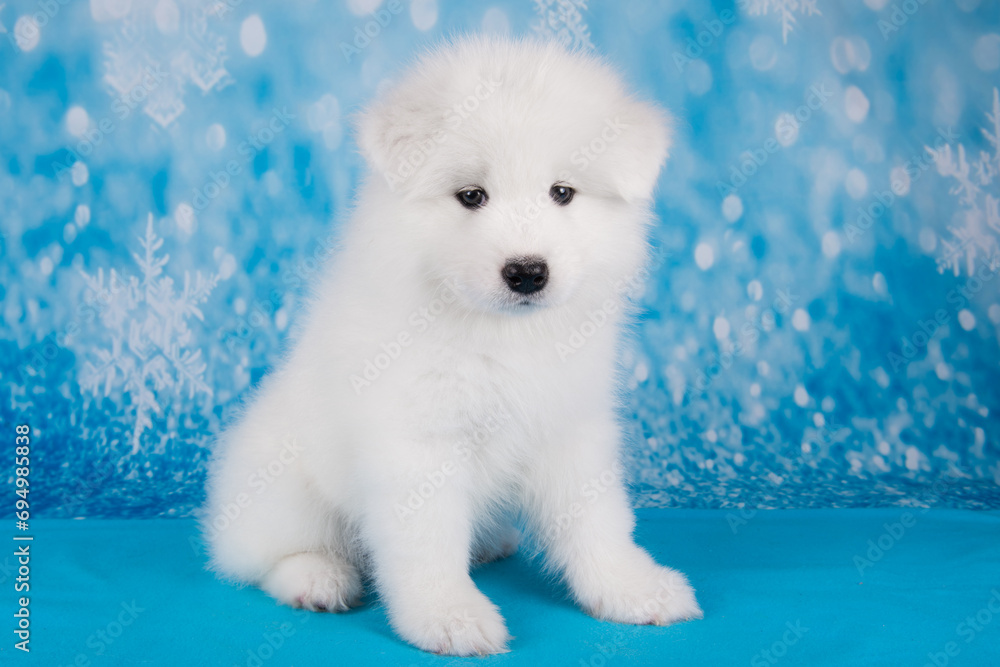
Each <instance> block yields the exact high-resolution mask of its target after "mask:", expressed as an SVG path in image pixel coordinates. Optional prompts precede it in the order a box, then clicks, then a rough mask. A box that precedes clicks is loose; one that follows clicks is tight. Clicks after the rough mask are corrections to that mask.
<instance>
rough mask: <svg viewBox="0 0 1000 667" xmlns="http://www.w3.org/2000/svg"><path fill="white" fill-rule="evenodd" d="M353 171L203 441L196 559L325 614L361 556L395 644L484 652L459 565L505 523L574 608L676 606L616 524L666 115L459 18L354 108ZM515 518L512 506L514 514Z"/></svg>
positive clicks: (679, 614)
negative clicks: (235, 393) (305, 292)
mask: <svg viewBox="0 0 1000 667" xmlns="http://www.w3.org/2000/svg"><path fill="white" fill-rule="evenodd" d="M358 143H359V144H360V146H361V150H362V151H363V153H364V156H365V158H366V159H367V161H368V164H369V166H370V167H371V171H372V174H371V176H370V177H369V178H368V179H367V182H366V183H365V184H364V186H363V188H362V190H361V193H360V195H359V198H358V203H357V208H356V210H355V211H354V214H353V216H352V218H351V220H350V222H349V224H348V225H347V227H346V229H345V230H344V233H343V239H342V247H341V249H340V252H339V254H338V256H337V257H336V259H335V261H334V262H333V263H332V266H331V267H330V271H329V273H328V275H327V276H326V278H325V280H324V281H323V282H322V284H321V285H319V287H318V291H317V293H316V295H315V300H314V303H313V304H312V307H311V310H310V313H309V316H308V319H307V320H306V321H305V324H304V327H303V328H302V330H301V332H300V334H299V335H298V337H297V340H296V341H295V343H294V347H293V349H292V351H291V354H290V355H289V356H288V358H287V360H286V361H285V363H284V364H283V365H282V367H281V368H279V369H278V370H276V371H275V372H274V373H273V374H272V375H271V376H270V377H268V378H267V379H266V380H265V381H264V382H263V383H262V385H261V386H260V388H259V389H258V390H257V392H256V395H255V396H254V397H253V399H252V400H251V401H250V402H249V404H248V406H247V408H246V410H245V413H244V414H243V416H242V418H241V419H240V420H239V421H238V422H237V423H235V424H234V425H233V426H232V427H231V428H230V429H229V430H228V431H227V432H226V433H225V434H224V435H223V436H222V438H221V442H220V446H219V451H218V452H217V456H216V459H215V461H214V463H213V466H212V470H211V473H210V480H209V486H208V490H209V501H208V504H207V507H206V509H205V515H204V517H203V527H204V530H205V533H206V537H207V541H208V543H209V546H210V549H211V554H212V559H213V565H214V568H215V569H216V570H217V571H218V572H219V573H220V574H222V575H223V576H225V577H228V578H230V579H233V580H237V581H241V582H248V583H253V584H257V585H259V586H260V587H261V588H263V589H264V590H265V591H267V592H268V593H269V594H271V595H272V596H274V597H275V598H277V599H278V600H279V601H281V602H283V603H285V604H289V605H293V606H302V607H306V608H308V609H314V610H328V611H338V610H343V609H346V608H348V607H349V606H351V605H352V604H355V603H357V601H358V600H359V597H360V596H361V594H362V576H363V575H365V576H370V577H371V578H372V579H373V581H374V584H375V586H376V588H377V590H378V592H379V594H380V595H381V598H382V600H383V601H384V602H385V604H386V607H387V609H388V615H389V620H390V622H391V623H392V626H393V627H394V628H395V629H396V631H397V632H398V633H399V634H400V635H401V636H402V637H403V638H404V639H406V640H407V641H408V642H410V643H412V644H414V645H415V646H418V647H420V648H422V649H425V650H428V651H433V652H437V653H448V654H454V655H470V654H486V653H496V652H501V651H504V650H506V644H507V642H508V639H509V635H508V633H507V628H506V626H505V624H504V620H503V618H502V617H501V616H500V613H499V611H498V610H497V608H496V606H494V605H493V604H492V603H491V602H490V600H489V599H487V598H486V596H485V595H483V594H482V593H481V592H480V591H479V589H477V588H476V585H475V583H473V581H472V579H471V577H470V576H469V569H470V565H471V564H473V563H475V562H481V561H484V560H489V559H493V558H498V557H502V556H505V555H509V554H510V553H512V552H513V551H514V550H515V549H516V548H517V542H518V536H519V534H518V530H517V529H516V528H515V525H517V526H520V527H522V528H524V529H525V530H526V533H527V534H528V535H530V536H531V538H532V540H533V543H534V544H536V545H537V547H538V548H539V549H540V550H541V551H542V552H543V553H544V554H545V558H546V563H547V564H548V565H549V566H550V567H551V568H552V569H553V570H554V571H556V572H558V573H559V574H560V575H561V576H563V577H564V579H565V581H566V583H567V585H568V587H569V590H570V591H571V592H572V595H573V597H574V598H575V600H576V601H577V602H578V603H579V604H580V606H581V607H583V608H584V609H585V610H586V611H587V612H589V613H590V614H593V615H594V616H596V617H598V618H602V619H608V620H611V621H617V622H621V623H637V624H650V623H654V624H666V623H671V622H674V621H679V620H684V619H691V618H697V617H700V616H701V610H700V609H699V608H698V604H697V602H696V601H695V597H694V591H693V590H692V589H691V587H690V586H689V585H688V583H687V582H686V580H685V579H684V577H683V575H681V574H679V573H677V572H675V571H673V570H670V569H668V568H665V567H662V566H660V565H657V564H656V563H655V562H654V561H653V559H652V558H651V557H650V556H649V554H648V553H647V552H646V551H644V550H643V549H641V548H640V547H638V546H636V545H635V543H634V542H633V540H632V530H633V527H634V518H633V515H632V511H631V509H630V506H629V502H628V499H627V496H626V491H625V489H624V486H623V482H622V480H621V475H620V473H621V471H622V469H621V465H620V463H619V457H620V440H621V433H620V431H621V429H620V426H619V424H618V417H617V415H616V410H617V407H618V400H617V392H618V391H619V383H618V378H617V375H618V369H617V355H618V351H619V348H620V344H621V336H622V333H623V331H622V325H623V321H624V320H625V319H627V315H628V310H629V309H628V295H627V292H628V291H629V289H628V288H629V286H630V285H632V284H634V283H635V280H636V277H637V276H639V275H641V272H642V271H643V267H644V265H645V262H646V261H647V257H648V245H647V240H646V234H647V229H648V227H649V225H650V223H651V220H652V217H651V213H650V200H651V196H652V192H653V188H654V185H655V183H656V180H657V177H658V174H659V171H660V168H661V166H662V164H663V162H664V160H665V158H666V155H667V149H668V147H669V144H670V134H669V128H668V125H667V122H666V116H665V114H664V113H662V112H661V111H659V110H658V109H657V108H655V107H653V106H651V105H649V104H646V103H643V102H640V101H637V100H636V99H634V98H633V97H631V96H630V95H629V94H628V93H627V91H626V90H625V89H624V88H623V86H622V83H621V82H620V80H619V78H618V77H617V76H616V74H615V73H614V72H613V71H612V70H611V69H610V68H609V67H607V66H606V65H605V64H603V63H602V62H600V61H599V60H597V59H595V58H594V57H592V56H589V55H585V54H580V53H571V52H567V51H565V50H563V49H561V48H560V47H558V46H555V45H552V44H543V43H538V42H533V41H516V40H502V39H486V38H472V39H462V40H458V41H457V42H456V43H454V44H452V45H450V46H447V47H445V48H442V49H440V50H438V51H435V52H433V53H431V54H429V55H427V56H425V57H424V58H422V59H421V60H420V61H419V62H418V63H417V64H416V66H415V67H414V68H413V69H412V71H410V72H409V74H408V75H407V76H405V77H404V78H403V80H402V81H401V82H400V83H398V84H396V85H393V86H390V87H389V88H388V89H387V90H386V91H385V93H384V94H383V95H382V96H381V97H380V99H379V100H378V101H377V102H376V103H374V104H373V105H372V106H371V107H370V108H369V109H368V110H367V111H366V112H365V113H364V114H363V115H362V116H361V118H360V124H359V131H358ZM514 522H516V524H515V523H514Z"/></svg>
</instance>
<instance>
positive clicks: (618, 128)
mask: <svg viewBox="0 0 1000 667" xmlns="http://www.w3.org/2000/svg"><path fill="white" fill-rule="evenodd" d="M359 143H360V144H361V147H362V150H363V151H364V153H365V155H366V157H367V158H368V161H369V163H370V166H371V167H372V169H373V171H374V172H375V174H374V178H376V179H384V182H385V184H386V186H387V187H388V189H389V192H390V194H389V196H390V197H392V198H394V199H396V200H397V201H398V202H399V207H398V210H399V211H400V217H401V218H402V219H401V220H397V221H394V223H393V224H396V225H402V226H403V227H404V228H402V229H398V233H399V234H400V235H401V236H402V237H406V238H408V240H409V241H410V244H411V245H410V247H412V249H413V251H414V252H419V253H422V259H423V265H424V266H423V268H424V271H425V272H426V274H427V275H428V276H430V277H431V278H432V279H433V280H438V281H439V280H448V281H450V283H451V284H452V285H454V286H456V287H457V292H458V295H459V298H460V300H461V301H462V303H463V304H464V305H465V306H466V307H467V308H470V309H473V310H477V311H488V312H504V313H519V312H521V313H526V312H532V311H534V310H536V309H538V308H541V307H547V306H557V305H561V304H564V303H567V302H569V301H570V300H572V299H574V298H575V297H577V296H581V295H583V296H586V295H591V296H593V295H606V294H607V293H608V291H609V290H610V289H612V288H613V286H614V285H615V284H616V283H620V282H621V281H623V280H628V279H630V278H631V277H632V276H633V275H634V274H635V273H636V272H637V271H638V270H639V268H640V267H641V264H642V262H643V260H644V257H645V249H646V224H647V223H648V221H649V212H648V208H649V200H650V197H651V195H652V190H653V187H654V185H655V181H656V178H657V176H658V174H659V170H660V167H661V165H662V163H663V161H664V159H665V158H666V152H667V148H668V143H669V141H668V131H667V127H666V123H665V118H664V116H663V114H662V113H661V112H659V111H658V110H657V109H655V108H653V107H651V106H648V105H646V104H643V103H640V102H636V101H634V100H633V99H631V98H629V97H628V96H627V95H626V94H625V92H624V91H623V89H622V87H621V84H620V83H619V81H618V79H617V78H616V77H615V75H614V74H613V73H612V72H611V71H609V70H608V69H607V68H606V67H604V66H602V65H600V64H599V63H597V62H596V61H594V60H592V59H590V58H587V57H585V56H580V55H571V54H568V53H566V52H564V51H562V50H560V49H559V48H557V47H554V46H550V45H539V44H536V43H531V42H525V43H519V44H518V43H489V42H485V41H469V42H465V43H462V44H461V45H460V48H459V49H458V50H457V51H447V52H445V54H438V55H432V56H430V57H428V58H427V59H425V60H424V61H423V62H421V63H420V64H419V65H418V66H417V67H416V69H415V70H414V71H413V72H412V73H411V74H410V76H409V77H407V78H406V79H405V80H404V82H403V83H402V84H401V85H400V86H398V87H396V88H394V89H392V90H391V92H390V93H389V94H388V95H387V96H386V97H385V98H384V99H383V100H382V101H380V102H379V103H377V104H376V105H375V106H374V107H373V108H372V109H371V110H369V111H368V112H367V114H366V115H365V116H364V117H363V119H362V123H361V127H360V134H359ZM602 298H603V297H602Z"/></svg>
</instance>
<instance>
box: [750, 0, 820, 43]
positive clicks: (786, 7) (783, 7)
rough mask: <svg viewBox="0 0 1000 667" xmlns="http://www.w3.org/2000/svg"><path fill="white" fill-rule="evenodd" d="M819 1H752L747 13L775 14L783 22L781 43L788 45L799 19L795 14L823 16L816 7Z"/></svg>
mask: <svg viewBox="0 0 1000 667" xmlns="http://www.w3.org/2000/svg"><path fill="white" fill-rule="evenodd" d="M817 2H818V0H750V3H749V5H748V6H747V13H748V14H749V15H750V16H766V15H767V14H768V13H773V14H775V15H776V16H777V17H778V18H779V19H780V20H781V41H782V43H784V44H787V43H788V35H789V34H790V33H791V32H792V31H793V30H794V28H795V24H796V23H798V19H796V18H795V13H796V12H798V13H800V14H802V15H803V16H822V13H821V12H820V11H819V8H818V7H816V3H817Z"/></svg>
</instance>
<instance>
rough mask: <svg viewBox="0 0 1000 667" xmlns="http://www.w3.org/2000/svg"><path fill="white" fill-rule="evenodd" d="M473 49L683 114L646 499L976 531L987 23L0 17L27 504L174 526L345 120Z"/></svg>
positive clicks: (654, 291) (409, 7)
mask: <svg viewBox="0 0 1000 667" xmlns="http://www.w3.org/2000/svg"><path fill="white" fill-rule="evenodd" d="M478 30H483V31H498V32H499V31H509V32H512V33H539V34H543V35H546V36H549V37H551V38H554V39H559V40H562V41H564V42H566V43H568V44H572V45H574V46H577V47H579V48H584V49H591V48H593V49H596V50H598V51H599V52H602V53H604V54H606V55H607V56H608V57H609V59H610V60H611V61H612V62H613V63H615V64H616V65H618V66H619V68H620V69H622V70H623V71H624V72H625V73H626V75H627V77H628V78H629V79H630V81H631V82H632V84H633V85H634V86H635V87H636V88H637V89H638V90H639V91H641V93H642V94H643V95H645V96H647V97H649V98H652V99H655V100H657V101H659V102H660V103H661V104H663V105H664V106H666V107H667V108H669V109H671V110H672V111H673V112H674V113H675V114H676V115H677V117H678V118H679V119H680V122H679V126H678V139H677V144H676V146H675V149H674V151H673V156H672V159H671V161H670V163H669V165H668V167H667V169H666V171H665V173H664V175H663V177H662V179H661V182H660V188H659V194H658V198H657V202H656V208H657V211H658V213H659V215H660V217H661V220H662V223H661V224H660V225H659V226H658V227H657V229H656V238H655V243H656V245H657V248H658V257H660V258H661V260H662V261H659V262H657V263H656V264H655V267H656V270H655V272H654V277H653V279H652V280H651V281H650V284H649V285H648V288H647V289H646V291H645V293H644V295H643V296H642V303H643V305H644V306H645V311H644V314H643V318H642V325H641V327H640V330H639V336H638V339H637V341H636V342H635V344H634V345H632V346H631V347H630V349H629V350H628V351H627V353H626V357H625V364H626V368H627V370H628V371H629V373H630V380H629V383H630V385H631V386H630V388H631V390H632V394H631V399H630V402H629V404H628V405H627V410H626V417H627V418H628V425H629V427H628V431H629V435H630V448H629V462H630V469H631V473H632V478H633V480H634V483H635V491H636V496H637V498H636V501H637V503H638V504H641V505H658V506H689V507H727V508H733V511H734V512H736V511H737V510H736V508H744V509H743V512H744V514H745V513H746V512H748V511H749V508H753V507H793V506H794V507H814V506H872V505H922V506H923V505H947V506H956V507H969V508H982V507H992V508H998V507H1000V365H998V364H1000V347H998V343H1000V280H997V279H996V277H997V273H998V272H1000V213H998V198H1000V99H998V95H997V86H1000V34H998V33H1000V6H998V3H994V2H990V1H989V0H938V1H935V2H925V1H923V0H905V1H899V0H863V1H862V0H842V1H835V0H811V1H810V0H740V1H739V2H737V3H735V4H734V3H731V2H721V1H720V2H709V1H707V0H689V1H686V2H685V1H682V0H677V1H676V2H655V1H652V0H625V1H623V2H611V1H610V0H609V1H607V2H592V3H584V2H582V1H581V0H535V2H529V1H528V0H508V1H503V0H497V1H495V2H493V1H491V2H485V3H479V2H459V1H458V0H412V2H410V1H404V0H391V1H389V2H380V1H379V0H347V1H346V2H344V1H343V0H338V1H335V2H318V1H309V0H294V1H292V2H283V3H276V2H275V3H263V2H249V1H241V0H221V1H215V0H210V1H205V0H158V1H148V2H147V1H142V0H132V1H130V0H92V1H91V2H89V3H88V2H84V1H82V0H38V1H36V2H30V1H20V0H17V1H13V0H7V2H6V4H2V3H0V283H2V285H0V424H2V425H3V429H4V430H5V432H6V433H7V434H8V435H9V438H8V439H10V440H11V442H13V425H14V424H15V423H28V424H30V425H31V426H32V427H33V428H34V430H35V434H36V437H35V444H34V451H33V458H34V469H33V473H32V479H33V480H34V481H33V484H35V486H34V487H33V499H34V507H35V510H36V513H42V514H45V515H48V516H62V517H72V516H157V515H187V514H189V513H190V512H191V511H192V509H193V508H194V507H195V506H196V505H197V504H198V503H199V502H200V500H201V498H202V487H203V483H204V474H205V462H206V459H207V457H208V455H209V451H210V446H211V442H212V438H213V436H214V435H215V434H216V433H218V431H219V430H220V427H221V425H222V424H224V423H225V421H226V419H227V417H228V416H229V415H230V413H231V411H232V409H233V408H234V407H235V406H236V405H237V403H238V400H239V399H240V397H241V396H242V395H244V394H245V392H246V391H247V390H248V389H249V388H250V387H251V386H252V385H253V384H254V382H256V381H257V380H258V379H259V378H260V377H261V376H262V375H263V374H264V373H265V372H267V370H268V369H269V368H270V367H271V366H272V365H273V364H274V363H275V362H276V361H277V360H278V358H279V355H280V354H281V352H282V349H283V344H284V342H285V339H286V336H287V334H288V331H289V327H290V325H291V324H292V323H294V321H295V319H296V317H298V316H299V314H300V304H301V301H302V297H303V295H304V294H305V286H306V285H307V284H308V283H309V281H310V280H311V279H312V278H313V277H314V275H315V274H316V271H317V266H318V264H319V263H320V262H322V261H323V259H324V258H325V257H326V256H327V254H328V252H329V249H330V245H331V242H330V239H331V234H332V232H333V230H334V229H335V228H336V226H337V225H338V224H340V223H341V222H342V221H343V217H344V214H345V212H346V211H347V210H348V208H349V206H350V201H351V197H352V192H353V189H354V187H355V185H356V184H357V182H358V179H359V175H360V170H361V168H362V164H361V160H360V158H359V156H358V155H357V151H356V148H355V145H354V143H353V139H352V137H351V134H350V115H351V114H352V113H353V112H354V111H356V110H357V109H358V108H359V107H360V105H361V104H362V103H363V102H364V101H366V100H368V99H370V98H371V97H372V96H373V95H374V94H375V92H376V91H377V90H378V88H379V86H380V85H383V84H384V83H385V82H386V81H388V80H390V79H391V78H392V77H393V76H394V75H396V74H397V73H398V72H399V71H400V68H401V67H403V66H404V65H405V64H406V63H407V62H408V61H409V60H410V59H411V58H412V56H413V55H414V54H415V53H417V52H418V51H419V50H421V49H422V48H424V47H426V46H427V45H430V44H434V43H436V42H438V41H439V40H440V39H441V38H443V37H446V36H448V35H450V34H454V33H456V32H466V31H478ZM4 437H8V436H4V435H3V434H2V433H0V439H2V438H4ZM10 474H11V477H10V478H8V483H12V482H13V468H12V467H11V468H10Z"/></svg>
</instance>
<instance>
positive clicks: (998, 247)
mask: <svg viewBox="0 0 1000 667" xmlns="http://www.w3.org/2000/svg"><path fill="white" fill-rule="evenodd" d="M986 118H987V120H988V121H989V127H984V128H981V129H982V133H983V136H984V137H985V138H986V141H987V142H988V144H989V146H990V150H989V151H985V150H983V151H980V152H979V157H978V159H976V161H975V162H973V163H972V164H970V163H969V160H968V158H967V157H966V150H965V146H964V145H962V144H959V145H958V147H957V148H956V150H954V151H953V150H952V148H951V146H950V145H947V146H944V147H943V148H941V149H940V150H934V149H933V148H930V147H926V148H927V151H928V152H929V153H930V154H931V156H932V157H933V158H934V164H935V166H936V167H937V171H938V173H939V174H940V175H942V176H945V177H947V178H952V179H954V180H955V185H953V186H952V188H951V189H950V190H949V192H950V193H951V194H953V195H957V196H958V201H959V204H960V205H961V209H962V210H961V212H960V214H959V216H958V217H959V218H960V222H959V223H958V224H953V225H949V226H948V231H949V232H951V234H952V236H953V238H952V239H950V240H949V239H942V241H941V247H942V252H941V255H940V256H939V257H938V271H940V272H942V273H944V271H945V270H947V269H951V271H953V272H954V274H955V275H956V276H958V275H959V274H961V272H962V268H963V266H964V268H965V271H966V273H967V274H968V275H969V276H971V275H972V273H973V271H975V269H976V260H977V259H978V258H979V257H980V256H982V257H985V258H988V261H990V263H991V267H992V268H996V266H997V262H998V261H1000V260H998V258H1000V197H998V195H1000V90H998V89H997V88H994V89H993V113H989V112H987V113H986Z"/></svg>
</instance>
